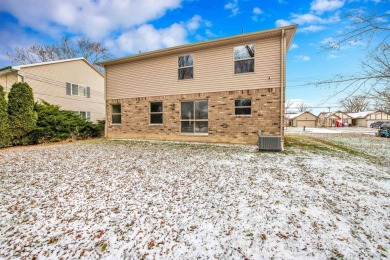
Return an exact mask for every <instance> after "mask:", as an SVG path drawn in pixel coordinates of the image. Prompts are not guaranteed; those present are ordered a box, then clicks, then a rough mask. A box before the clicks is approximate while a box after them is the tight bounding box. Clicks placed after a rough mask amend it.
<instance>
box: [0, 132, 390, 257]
mask: <svg viewBox="0 0 390 260" xmlns="http://www.w3.org/2000/svg"><path fill="white" fill-rule="evenodd" d="M297 136H298V137H297ZM297 136H290V137H289V136H288V137H287V139H289V138H290V140H292V141H290V143H289V145H288V149H287V150H286V152H284V153H259V152H257V151H256V147H254V146H237V145H235V146H234V145H220V146H218V145H204V144H186V143H167V142H166V143H165V142H134V141H104V140H98V141H88V142H77V143H69V144H59V145H48V146H31V147H21V148H12V149H3V150H0V161H1V168H0V177H1V178H0V258H29V259H31V258H32V257H34V256H35V257H37V258H52V259H57V258H59V257H63V258H78V257H83V258H110V259H118V258H135V259H137V258H146V259H154V258H164V259H165V258H168V259H189V258H191V259H193V258H203V259H204V258H224V259H226V258H228V259H230V258H233V259H243V258H249V259H262V258H271V257H276V258H284V259H296V258H300V259H304V258H319V259H329V258H332V257H334V258H342V257H344V258H345V259H361V258H387V257H389V252H388V251H389V250H390V231H389V229H390V200H389V198H390V196H389V195H390V182H389V178H390V175H389V172H390V169H389V164H388V162H389V161H384V162H381V163H377V162H376V161H375V160H371V157H370V156H372V154H368V155H367V156H365V155H364V154H363V153H349V152H348V151H349V150H348V149H349V148H348V149H341V148H340V147H339V148H338V147H337V146H331V145H329V144H327V143H323V144H321V145H318V147H317V146H316V144H315V143H313V144H311V145H308V146H305V145H304V144H306V143H307V142H306V140H307V139H306V140H303V141H302V144H299V142H298V141H299V138H300V137H302V138H310V136H306V135H297ZM325 139H326V138H325ZM372 140H373V139H370V138H367V142H371V141H372ZM386 141H387V146H383V147H382V146H378V147H382V148H383V149H388V147H389V144H390V142H389V141H390V140H386ZM326 142H329V140H328V139H326ZM357 145H361V142H357V144H356V146H357ZM382 148H380V149H382ZM363 150H364V149H362V150H361V151H363Z"/></svg>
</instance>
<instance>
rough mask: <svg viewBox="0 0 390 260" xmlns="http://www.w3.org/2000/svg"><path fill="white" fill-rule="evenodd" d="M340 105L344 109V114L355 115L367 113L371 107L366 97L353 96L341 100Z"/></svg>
mask: <svg viewBox="0 0 390 260" xmlns="http://www.w3.org/2000/svg"><path fill="white" fill-rule="evenodd" d="M340 104H341V105H342V107H343V108H344V112H349V113H354V112H362V111H366V110H367V109H368V107H369V105H370V101H369V99H367V98H366V97H365V96H352V97H349V98H347V99H342V100H340Z"/></svg>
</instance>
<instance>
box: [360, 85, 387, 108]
mask: <svg viewBox="0 0 390 260" xmlns="http://www.w3.org/2000/svg"><path fill="white" fill-rule="evenodd" d="M365 95H366V96H367V97H368V98H370V99H371V100H373V102H374V104H373V106H374V109H375V110H383V111H385V112H387V113H390V85H387V86H386V87H384V88H383V89H373V90H372V91H370V92H369V93H366V94H365Z"/></svg>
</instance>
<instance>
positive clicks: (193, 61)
mask: <svg viewBox="0 0 390 260" xmlns="http://www.w3.org/2000/svg"><path fill="white" fill-rule="evenodd" d="M184 56H192V66H184V67H180V65H179V58H180V57H184ZM194 65H195V58H194V54H193V53H188V54H183V55H179V56H177V80H191V79H194ZM188 68H192V78H190V79H179V71H180V69H188Z"/></svg>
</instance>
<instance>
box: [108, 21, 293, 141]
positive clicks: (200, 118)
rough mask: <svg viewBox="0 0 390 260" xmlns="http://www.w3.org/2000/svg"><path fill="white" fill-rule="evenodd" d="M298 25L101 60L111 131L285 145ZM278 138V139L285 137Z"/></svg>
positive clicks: (119, 135)
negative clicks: (269, 139) (290, 53)
mask: <svg viewBox="0 0 390 260" xmlns="http://www.w3.org/2000/svg"><path fill="white" fill-rule="evenodd" d="M296 28H297V26H296V25H293V26H286V27H281V28H277V29H271V30H266V31H260V32H255V33H249V34H241V35H237V36H233V37H228V38H222V39H217V40H211V41H205V42H200V43H195V44H188V45H182V46H177V47H172V48H167V49H162V50H157V51H152V52H147V53H141V54H138V55H134V56H129V57H124V58H120V59H114V60H109V61H105V62H103V63H101V64H102V65H104V67H105V73H106V92H105V93H106V111H107V117H106V118H107V121H106V128H107V129H106V130H107V131H106V135H107V136H108V137H111V138H141V139H160V140H180V141H201V142H225V143H250V144H256V142H257V141H258V131H259V130H261V131H262V133H263V134H264V135H267V136H275V139H273V140H278V141H277V142H278V143H279V144H280V145H281V146H282V145H283V123H284V118H283V117H284V100H285V76H286V70H285V69H286V53H287V50H288V48H289V46H290V44H291V41H292V38H293V36H294V34H295V31H296ZM277 137H278V138H277Z"/></svg>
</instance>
